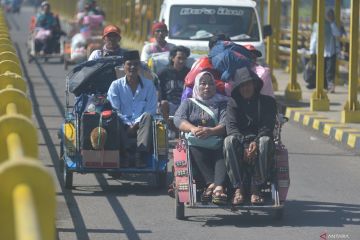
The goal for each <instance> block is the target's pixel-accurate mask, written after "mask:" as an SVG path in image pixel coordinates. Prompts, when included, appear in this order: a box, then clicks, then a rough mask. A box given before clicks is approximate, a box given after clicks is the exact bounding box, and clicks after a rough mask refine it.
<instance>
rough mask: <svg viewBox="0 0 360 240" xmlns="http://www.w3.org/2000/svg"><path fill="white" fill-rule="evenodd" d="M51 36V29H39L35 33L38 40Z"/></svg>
mask: <svg viewBox="0 0 360 240" xmlns="http://www.w3.org/2000/svg"><path fill="white" fill-rule="evenodd" d="M49 37H51V31H50V30H46V29H44V28H40V29H38V30H37V32H36V34H35V39H36V40H41V41H44V40H45V39H48V38H49Z"/></svg>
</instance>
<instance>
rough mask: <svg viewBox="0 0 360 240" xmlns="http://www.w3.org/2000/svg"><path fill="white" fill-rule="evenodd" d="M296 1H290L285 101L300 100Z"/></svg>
mask: <svg viewBox="0 0 360 240" xmlns="http://www.w3.org/2000/svg"><path fill="white" fill-rule="evenodd" d="M298 3H299V2H298V1H291V45H290V46H291V50H290V83H288V85H287V87H286V89H285V98H286V99H287V100H295V101H298V100H300V99H301V87H300V85H299V83H298V82H297V80H296V76H297V75H296V74H297V41H298V39H297V32H298V19H299V18H298V15H299V12H298V11H299V9H298Z"/></svg>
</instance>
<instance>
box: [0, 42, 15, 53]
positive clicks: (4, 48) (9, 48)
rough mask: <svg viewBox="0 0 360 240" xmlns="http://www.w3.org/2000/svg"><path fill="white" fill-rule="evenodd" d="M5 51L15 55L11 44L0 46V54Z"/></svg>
mask: <svg viewBox="0 0 360 240" xmlns="http://www.w3.org/2000/svg"><path fill="white" fill-rule="evenodd" d="M5 51H9V52H13V53H16V50H15V48H14V47H13V46H12V45H11V44H4V43H3V44H0V52H5Z"/></svg>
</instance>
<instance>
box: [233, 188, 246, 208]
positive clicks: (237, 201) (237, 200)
mask: <svg viewBox="0 0 360 240" xmlns="http://www.w3.org/2000/svg"><path fill="white" fill-rule="evenodd" d="M243 203H244V196H243V194H242V193H241V190H240V189H236V190H235V193H234V197H233V200H232V204H233V205H235V206H236V205H241V204H243Z"/></svg>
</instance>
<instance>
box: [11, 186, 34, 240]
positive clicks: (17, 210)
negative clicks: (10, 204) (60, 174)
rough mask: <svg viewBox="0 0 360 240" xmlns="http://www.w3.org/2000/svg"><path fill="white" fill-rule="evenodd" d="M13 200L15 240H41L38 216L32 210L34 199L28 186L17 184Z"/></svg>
mask: <svg viewBox="0 0 360 240" xmlns="http://www.w3.org/2000/svg"><path fill="white" fill-rule="evenodd" d="M13 198H14V215H15V227H16V229H15V233H16V239H19V240H38V239H41V237H40V229H39V221H38V216H37V214H36V211H35V208H34V206H35V204H34V198H33V194H32V191H31V189H30V188H29V186H28V185H26V184H19V185H18V186H16V187H15V189H14V193H13ZM24 216H26V217H24Z"/></svg>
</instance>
